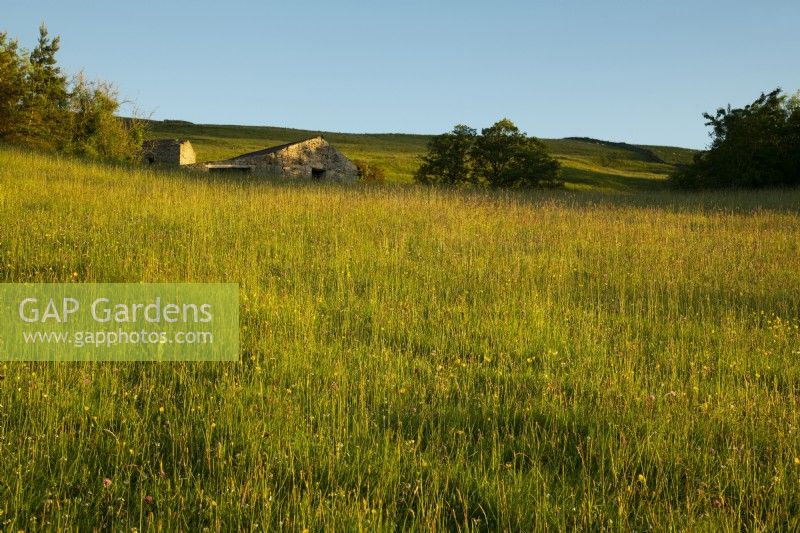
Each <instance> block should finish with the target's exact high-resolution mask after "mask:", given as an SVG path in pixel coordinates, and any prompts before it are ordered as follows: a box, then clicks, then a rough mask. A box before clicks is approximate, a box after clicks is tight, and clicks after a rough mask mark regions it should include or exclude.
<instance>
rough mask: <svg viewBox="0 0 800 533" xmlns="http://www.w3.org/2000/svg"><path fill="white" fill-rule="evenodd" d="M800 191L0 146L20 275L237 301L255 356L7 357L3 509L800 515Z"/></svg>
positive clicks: (10, 261)
mask: <svg viewBox="0 0 800 533" xmlns="http://www.w3.org/2000/svg"><path fill="white" fill-rule="evenodd" d="M798 205H800V192H798V191H796V190H795V191H778V192H761V193H757V194H743V193H722V194H720V193H717V194H710V193H708V194H699V195H692V196H689V195H681V194H677V193H666V192H654V193H641V194H639V195H637V196H622V197H607V196H602V195H599V194H591V193H574V192H568V191H543V192H535V193H529V194H523V193H518V194H517V193H515V194H498V193H486V192H458V191H442V190H428V189H421V188H413V187H411V188H390V187H387V188H365V187H353V188H345V187H336V186H325V185H305V186H304V185H282V184H276V183H273V184H269V183H267V184H263V183H262V184H252V183H250V184H248V183H243V182H236V181H222V180H217V181H213V180H208V179H206V178H193V177H187V176H184V175H179V174H174V175H170V174H163V173H162V174H159V173H155V172H153V171H146V170H133V169H130V168H124V167H106V166H102V165H98V164H84V163H80V162H76V161H74V160H67V159H57V158H49V157H44V156H40V155H36V154H31V153H27V152H19V151H14V150H10V149H0V222H2V224H0V280H2V281H4V282H22V281H60V282H64V281H70V280H77V281H79V282H92V281H102V282H125V281H128V282H137V281H147V282H178V281H233V282H239V283H240V287H241V302H242V305H241V317H242V322H241V334H242V360H241V362H238V363H213V364H212V363H202V364H145V363H128V364H99V363H98V364H72V363H60V364H33V363H26V364H21V363H5V364H3V363H0V374H1V375H2V376H3V379H2V380H0V513H1V514H0V529H4V530H9V531H15V530H18V529H30V530H38V529H63V528H78V529H88V528H91V527H97V528H114V529H129V528H132V527H135V528H138V529H140V530H145V529H158V528H163V529H165V530H177V529H182V530H185V531H199V530H201V529H202V528H204V527H207V528H211V529H222V530H233V529H267V530H278V529H288V530H303V529H306V528H307V529H309V530H312V531H321V530H337V531H339V530H352V529H361V530H393V529H398V528H402V529H410V530H420V531H429V530H432V529H490V530H496V529H505V530H527V531H537V530H540V531H545V530H553V529H567V528H578V529H586V530H612V531H613V530H623V531H627V530H630V529H637V530H642V529H647V528H651V529H656V530H663V529H681V530H687V529H688V530H728V531H734V530H740V529H742V528H746V529H752V530H759V529H760V530H781V529H783V530H796V529H798V528H799V527H800V520H798V518H797V517H798V516H799V514H798V513H799V512H800V491H799V490H798V483H800V464H799V463H800V457H799V456H800V436H798V425H799V424H800V420H799V419H798V418H799V416H798V415H800V404H799V403H798V386H799V385H800V365H798V358H800V342H798V341H800V331H799V328H800V321H799V320H798V316H799V314H800V266H798V265H799V263H798V258H800V214H799V213H798V207H797V206H798ZM104 480H109V481H110V484H109V481H106V483H105V484H104ZM106 485H107V486H106Z"/></svg>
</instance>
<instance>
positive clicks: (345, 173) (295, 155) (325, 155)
mask: <svg viewBox="0 0 800 533" xmlns="http://www.w3.org/2000/svg"><path fill="white" fill-rule="evenodd" d="M196 166H199V165H196ZM202 166H203V167H204V170H207V171H208V172H214V173H218V172H226V173H239V172H241V173H250V174H256V175H261V176H279V177H286V178H294V179H311V180H331V181H342V182H354V181H356V180H358V168H357V167H356V165H355V163H353V162H352V161H350V160H349V159H348V158H347V157H345V155H344V154H342V153H341V152H340V151H339V150H337V149H336V148H334V147H333V146H331V145H330V143H328V141H326V140H325V139H323V138H322V137H321V136H319V137H314V138H312V139H306V140H305V141H298V142H293V143H288V144H281V145H279V146H273V147H272V148H265V149H264V150H258V151H257V152H250V153H247V154H242V155H238V156H236V157H232V158H230V159H225V160H223V161H212V162H209V163H202Z"/></svg>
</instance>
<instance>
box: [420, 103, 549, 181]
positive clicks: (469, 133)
mask: <svg viewBox="0 0 800 533" xmlns="http://www.w3.org/2000/svg"><path fill="white" fill-rule="evenodd" d="M558 171H559V164H558V162H557V161H556V160H555V159H554V158H553V157H552V156H551V155H550V154H549V152H548V150H547V147H546V146H545V145H544V143H542V142H541V141H540V140H539V139H536V138H534V137H528V136H527V135H526V134H525V133H522V132H520V130H519V128H517V126H516V125H514V123H513V122H512V121H510V120H509V119H507V118H504V119H502V120H499V121H498V122H496V123H495V124H494V125H492V126H490V127H488V128H483V129H482V130H481V133H480V135H478V133H477V130H475V129H473V128H470V127H468V126H464V125H458V126H456V127H455V128H453V131H452V132H449V133H445V134H442V135H438V136H436V137H434V138H433V139H431V141H430V142H429V143H428V153H427V154H426V155H425V156H424V157H423V158H422V165H421V166H420V168H419V171H418V172H417V181H418V182H420V183H426V184H448V185H464V184H469V185H483V186H490V187H531V186H537V185H543V184H546V183H554V182H555V180H556V179H557V177H558Z"/></svg>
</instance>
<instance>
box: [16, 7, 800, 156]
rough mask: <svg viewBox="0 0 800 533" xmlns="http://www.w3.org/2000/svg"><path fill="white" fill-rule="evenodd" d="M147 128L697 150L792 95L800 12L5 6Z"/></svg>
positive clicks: (19, 31)
mask: <svg viewBox="0 0 800 533" xmlns="http://www.w3.org/2000/svg"><path fill="white" fill-rule="evenodd" d="M0 12H2V15H1V16H0V30H5V31H7V32H8V33H10V34H11V35H12V36H17V37H19V39H20V40H21V41H22V44H24V45H25V46H27V47H32V46H33V45H34V44H35V38H36V32H37V27H38V25H39V23H40V22H42V21H44V22H46V24H47V25H48V27H49V29H50V31H51V33H52V34H58V35H61V37H62V49H61V52H60V60H61V63H62V65H63V66H64V68H65V69H66V70H68V71H69V72H76V71H78V70H80V69H83V70H84V71H85V73H86V74H87V75H88V76H89V77H91V78H102V79H105V80H109V81H112V82H114V83H115V84H116V85H117V87H118V89H119V90H120V93H121V94H122V95H123V96H125V97H127V98H129V99H131V100H133V101H135V102H137V104H138V106H139V108H140V109H141V110H142V111H144V112H145V113H146V114H152V116H153V118H156V119H162V118H175V119H185V120H191V121H194V122H203V123H222V124H254V125H276V126H287V127H296V128H306V129H313V130H327V131H347V132H404V133H439V132H443V131H447V130H449V129H451V128H452V126H453V125H455V124H457V123H465V124H468V125H471V126H473V127H477V128H480V127H484V126H488V125H490V124H491V123H493V122H494V121H495V120H497V119H498V118H502V117H505V116H507V117H508V118H510V119H512V120H513V121H515V122H516V123H517V125H518V126H520V128H521V129H523V130H524V131H526V132H528V133H529V134H531V135H536V136H540V137H564V136H591V137H597V138H602V139H609V140H615V141H627V142H635V143H642V144H645V143H647V144H671V145H679V146H689V147H704V146H706V145H707V143H708V136H707V129H706V128H705V126H704V125H703V119H702V117H701V113H702V112H704V111H712V110H714V109H716V108H717V107H719V106H721V105H724V104H727V103H731V104H733V105H734V106H739V105H743V104H746V103H748V102H750V101H752V100H753V99H755V98H756V97H757V96H758V95H759V94H760V93H761V92H762V91H768V90H771V89H773V88H775V87H778V86H780V87H783V88H784V89H785V90H787V91H789V92H794V91H796V90H797V89H800V30H799V29H798V28H799V23H800V2H799V1H798V0H785V1H774V0H764V1H761V2H754V1H741V0H728V1H716V2H710V1H703V0H695V1H684V0H673V1H660V0H637V1H605V2H604V1H583V2H578V1H569V0H560V1H559V0H550V1H534V0H529V1H512V0H495V1H493V2H489V1H472V0H462V1H450V0H440V1H435V0H427V1H424V0H420V1H418V0H403V1H397V0H394V1H384V0H372V1H367V0H364V1H361V2H356V1H334V0H329V1H316V0H305V1H302V2H296V1H291V0H284V1H282V2H275V1H252V2H243V1H237V0H227V1H220V0H215V1H206V0H197V1H192V2H188V1H182V0H161V1H159V2H155V1H150V0H137V1H135V2H100V1H96V2H90V1H72V2H70V1H60V2H56V1H50V2H44V1H38V0H25V1H15V0H11V1H9V0H3V5H2V8H0Z"/></svg>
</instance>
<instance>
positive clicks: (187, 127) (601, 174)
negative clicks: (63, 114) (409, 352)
mask: <svg viewBox="0 0 800 533" xmlns="http://www.w3.org/2000/svg"><path fill="white" fill-rule="evenodd" d="M149 126H150V130H149V133H148V136H149V137H150V138H161V137H174V138H186V139H189V140H190V141H191V142H192V145H193V146H194V149H195V151H196V152H197V157H198V160H199V161H211V160H216V159H224V158H228V157H232V156H235V155H237V154H241V153H245V152H249V151H254V150H258V149H261V148H264V147H267V146H272V145H276V144H282V143H286V142H291V141H296V140H300V139H304V138H307V137H312V136H314V135H320V134H322V135H324V136H325V138H326V139H327V140H328V141H330V142H331V143H332V144H334V145H335V146H336V147H337V148H338V149H339V150H341V151H342V152H343V153H344V154H345V155H347V156H348V157H350V158H351V159H362V160H364V161H366V162H369V163H372V164H375V165H378V166H380V167H381V168H383V169H384V170H385V171H386V175H387V177H388V179H389V180H390V181H392V182H397V183H408V182H410V181H412V180H413V176H414V172H415V171H416V169H417V167H418V166H419V157H420V156H421V155H422V154H424V153H425V147H426V145H427V143H428V140H429V139H430V136H429V135H411V134H400V133H389V134H373V133H368V134H356V133H336V132H322V131H311V130H299V129H291V128H276V127H271V126H226V125H207V124H191V123H187V122H181V121H164V122H159V121H152V122H150V123H149ZM544 142H545V143H546V144H547V145H548V147H549V148H550V150H551V151H552V152H553V153H554V154H555V155H556V157H557V158H558V159H559V160H560V161H561V163H562V164H563V165H564V171H563V179H564V181H565V182H566V184H567V187H568V188H572V189H597V190H607V191H625V190H641V189H656V188H659V187H661V186H662V185H663V181H664V179H665V178H666V176H667V175H668V174H669V173H670V172H671V171H672V169H673V168H674V165H675V164H676V163H685V162H688V161H690V160H691V157H692V154H693V153H694V152H693V151H692V150H689V149H686V148H674V147H665V146H636V145H629V144H623V143H610V142H607V141H598V140H594V139H583V138H569V139H545V140H544Z"/></svg>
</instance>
